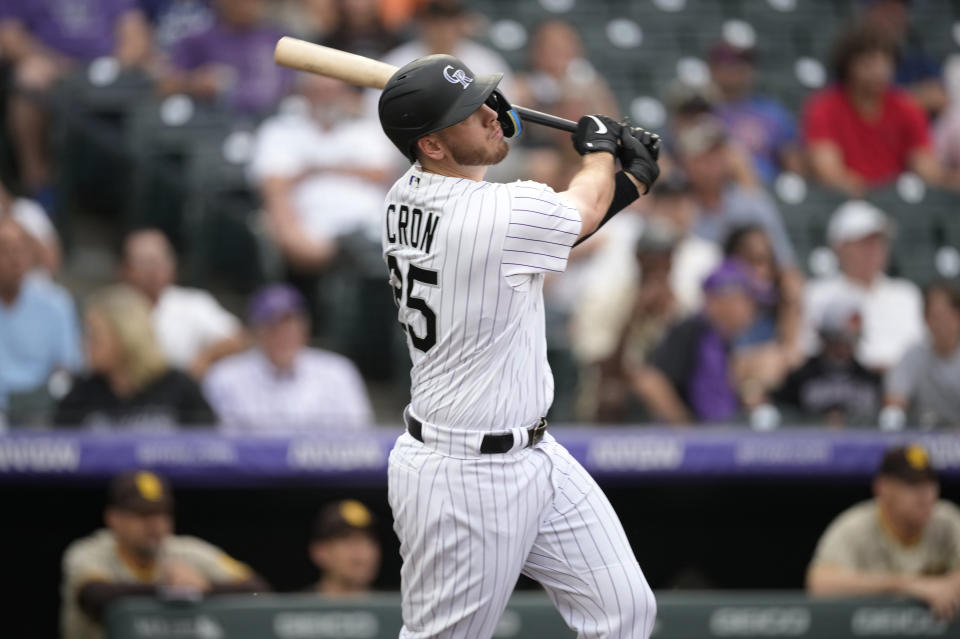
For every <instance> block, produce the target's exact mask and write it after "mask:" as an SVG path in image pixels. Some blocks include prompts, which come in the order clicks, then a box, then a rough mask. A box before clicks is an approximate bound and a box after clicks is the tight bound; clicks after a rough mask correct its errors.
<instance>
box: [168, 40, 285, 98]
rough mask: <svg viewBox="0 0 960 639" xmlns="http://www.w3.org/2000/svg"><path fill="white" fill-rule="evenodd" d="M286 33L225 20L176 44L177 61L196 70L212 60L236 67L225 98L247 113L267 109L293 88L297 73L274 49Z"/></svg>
mask: <svg viewBox="0 0 960 639" xmlns="http://www.w3.org/2000/svg"><path fill="white" fill-rule="evenodd" d="M281 35H283V34H282V33H280V31H278V30H277V29H275V28H273V27H270V26H264V25H260V26H254V27H250V28H247V29H235V28H232V27H230V26H227V25H224V24H222V23H218V24H215V25H214V26H213V27H211V28H210V29H209V30H207V31H205V32H203V33H199V34H197V35H194V36H190V37H187V38H184V39H183V40H181V41H180V43H179V44H178V45H177V46H176V47H175V48H174V50H173V54H172V60H173V64H174V65H175V66H176V67H177V68H180V69H184V70H194V69H198V68H200V67H203V66H205V65H208V64H218V65H223V66H225V67H229V68H230V69H232V71H233V72H232V74H231V78H230V81H231V83H232V84H231V87H230V89H228V90H227V92H226V95H224V96H223V100H224V101H225V102H226V104H227V105H228V106H230V107H231V108H233V109H235V110H237V111H242V112H245V113H263V112H265V111H267V110H269V109H270V108H271V107H273V106H274V105H275V104H276V103H277V101H278V100H279V99H280V98H282V97H283V96H284V95H285V94H286V93H287V91H288V89H289V88H290V84H291V81H292V79H293V73H292V71H290V69H286V68H284V67H281V66H278V65H277V64H276V63H275V62H274V61H273V49H274V47H276V45H277V40H279V39H280V36H281Z"/></svg>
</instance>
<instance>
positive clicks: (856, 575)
mask: <svg viewBox="0 0 960 639" xmlns="http://www.w3.org/2000/svg"><path fill="white" fill-rule="evenodd" d="M909 581H910V578H909V577H907V576H905V575H897V574H893V573H864V572H857V571H853V570H849V569H846V568H840V567H837V566H828V565H819V566H813V567H812V568H810V570H809V572H808V573H807V592H809V593H810V594H811V595H817V596H821V597H829V596H854V595H882V594H888V595H892V594H905V592H906V590H907V587H908V584H909Z"/></svg>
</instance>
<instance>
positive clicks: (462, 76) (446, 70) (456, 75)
mask: <svg viewBox="0 0 960 639" xmlns="http://www.w3.org/2000/svg"><path fill="white" fill-rule="evenodd" d="M452 68H453V66H452V65H449V64H448V65H447V66H445V67H443V77H444V78H446V79H447V82H449V83H450V84H456V83H457V82H459V83H460V84H462V85H463V88H464V89H466V88H467V87H468V86H469V85H470V83H471V82H473V78H470V77H467V74H466V73H464V72H463V69H457V70H456V71H454V72H453V75H450V69H452Z"/></svg>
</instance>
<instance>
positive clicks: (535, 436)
mask: <svg viewBox="0 0 960 639" xmlns="http://www.w3.org/2000/svg"><path fill="white" fill-rule="evenodd" d="M545 432H547V420H546V419H544V418H542V417H541V418H540V421H539V422H538V423H537V425H536V426H534V427H533V429H532V430H531V433H530V443H529V444H527V446H536V445H537V444H538V443H539V442H540V440H541V439H543V434H544V433H545Z"/></svg>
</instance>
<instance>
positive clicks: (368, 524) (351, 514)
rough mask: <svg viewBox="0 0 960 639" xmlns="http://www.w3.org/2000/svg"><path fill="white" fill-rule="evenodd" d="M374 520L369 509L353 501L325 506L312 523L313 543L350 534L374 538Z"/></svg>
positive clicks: (347, 500)
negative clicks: (366, 535)
mask: <svg viewBox="0 0 960 639" xmlns="http://www.w3.org/2000/svg"><path fill="white" fill-rule="evenodd" d="M375 525H376V519H375V518H374V516H373V513H371V512H370V509H369V508H367V507H366V506H364V505H363V504H362V503H360V502H359V501H357V500H355V499H345V500H343V501H337V502H333V503H332V504H327V505H326V506H324V507H323V508H322V509H320V512H319V513H317V517H316V519H314V521H313V536H312V539H313V540H314V541H323V540H325V539H333V538H335V537H343V536H344V535H347V534H349V533H351V532H364V533H368V534H369V535H371V536H375V535H376V533H375Z"/></svg>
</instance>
